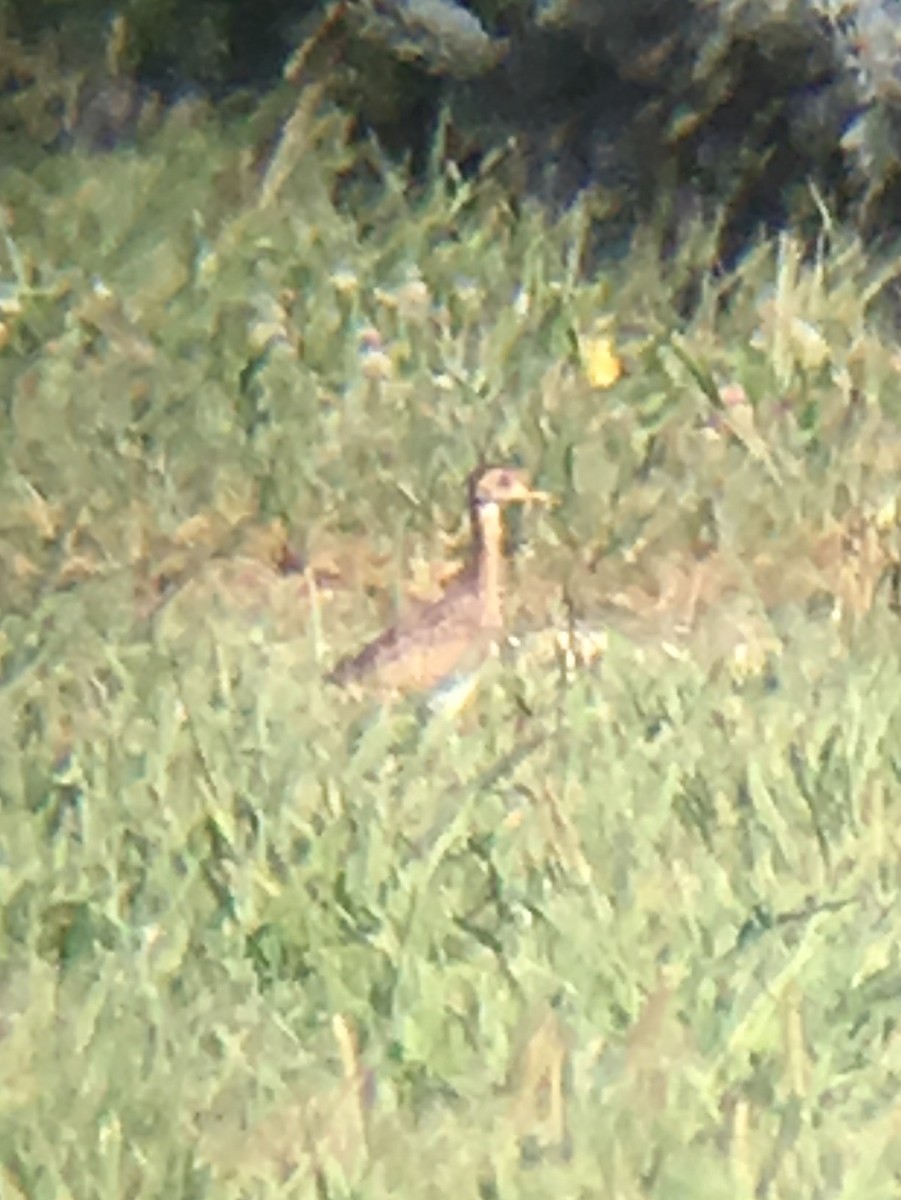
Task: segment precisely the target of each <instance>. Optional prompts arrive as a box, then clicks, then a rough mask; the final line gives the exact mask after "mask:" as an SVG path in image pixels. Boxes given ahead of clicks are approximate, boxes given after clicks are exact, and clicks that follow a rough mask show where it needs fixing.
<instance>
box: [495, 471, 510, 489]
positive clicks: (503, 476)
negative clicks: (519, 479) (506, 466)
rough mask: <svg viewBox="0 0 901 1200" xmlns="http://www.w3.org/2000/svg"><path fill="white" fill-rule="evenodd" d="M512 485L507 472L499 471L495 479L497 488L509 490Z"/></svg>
mask: <svg viewBox="0 0 901 1200" xmlns="http://www.w3.org/2000/svg"><path fill="white" fill-rule="evenodd" d="M511 483H512V480H511V479H510V472H509V471H501V473H500V475H498V477H497V486H498V487H500V488H509V487H510V485H511Z"/></svg>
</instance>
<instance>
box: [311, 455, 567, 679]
mask: <svg viewBox="0 0 901 1200" xmlns="http://www.w3.org/2000/svg"><path fill="white" fill-rule="evenodd" d="M547 499H548V497H547V495H546V494H545V493H544V492H536V491H533V490H532V488H531V486H530V484H529V477H528V475H527V474H526V472H525V471H522V470H519V469H518V468H515V467H483V468H481V469H479V470H478V471H475V472H474V473H473V474H472V475H471V476H470V480H469V512H470V520H471V522H472V537H473V544H472V552H471V557H470V561H469V563H468V564H467V566H466V568H465V569H464V570H463V572H462V574H461V575H459V576H458V577H457V579H455V580H454V581H453V583H452V584H451V585H450V587H449V588H448V589H447V591H446V592H445V593H444V595H443V596H442V597H441V598H440V600H437V601H436V602H435V603H434V604H430V605H427V606H426V607H425V608H423V609H421V610H420V611H418V612H417V613H415V614H413V615H412V616H411V617H410V618H408V619H406V620H402V621H400V622H399V623H398V624H397V625H394V626H392V627H391V628H390V629H387V630H385V632H384V633H383V634H381V635H380V636H379V637H377V638H376V639H375V640H374V641H372V642H370V643H369V644H368V645H367V646H364V647H363V649H362V650H361V651H359V653H357V654H355V655H353V656H351V657H349V658H345V659H343V660H342V661H341V662H339V663H338V665H337V666H336V667H335V669H334V670H333V671H332V673H331V674H330V675H329V677H328V678H329V680H330V681H331V682H332V683H337V684H342V685H346V684H354V683H359V684H363V685H366V684H368V685H371V686H372V687H373V688H374V689H375V690H376V691H378V692H380V693H382V694H387V695H391V694H396V693H398V692H411V691H423V692H424V691H429V690H431V689H432V688H434V687H437V686H438V685H439V684H441V683H442V682H444V681H445V680H447V679H448V678H450V677H452V676H454V675H457V674H458V673H460V672H466V671H467V670H471V669H472V668H474V667H475V666H477V665H478V663H479V662H480V661H481V660H482V659H483V658H484V657H485V655H486V654H487V653H488V651H489V650H490V648H491V646H492V645H493V644H494V643H495V642H496V641H497V640H498V638H499V637H500V635H501V634H502V633H503V629H504V612H503V591H504V546H503V541H504V537H503V534H504V529H503V520H502V516H501V510H502V508H503V507H504V505H506V504H515V503H519V504H522V503H526V502H528V501H530V500H540V501H546V500H547Z"/></svg>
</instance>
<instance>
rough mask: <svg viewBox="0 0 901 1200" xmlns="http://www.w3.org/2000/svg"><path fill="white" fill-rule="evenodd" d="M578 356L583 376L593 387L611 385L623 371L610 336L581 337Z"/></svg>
mask: <svg viewBox="0 0 901 1200" xmlns="http://www.w3.org/2000/svg"><path fill="white" fill-rule="evenodd" d="M579 357H580V358H581V360H582V370H583V371H584V372H585V377H586V379H587V380H588V382H589V383H590V384H591V386H592V387H594V388H609V387H613V385H614V384H615V383H616V381H617V379H619V377H620V375H622V373H623V364H622V360H621V359H620V357H619V355H618V354H617V353H616V346H615V343H614V341H613V338H612V337H607V336H600V337H582V338H580V339H579Z"/></svg>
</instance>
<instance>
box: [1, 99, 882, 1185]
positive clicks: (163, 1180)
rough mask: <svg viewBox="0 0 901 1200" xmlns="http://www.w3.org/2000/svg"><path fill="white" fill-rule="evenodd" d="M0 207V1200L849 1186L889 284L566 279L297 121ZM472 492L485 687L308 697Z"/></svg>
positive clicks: (464, 187) (874, 924)
mask: <svg viewBox="0 0 901 1200" xmlns="http://www.w3.org/2000/svg"><path fill="white" fill-rule="evenodd" d="M2 190H3V196H2V203H3V206H4V212H5V232H4V243H3V245H4V253H3V258H2V293H0V295H2V297H3V301H2V304H0V311H2V320H3V334H2V336H3V338H4V347H3V350H2V354H0V382H2V394H3V396H4V397H5V402H4V412H3V436H4V445H5V453H4V455H3V464H2V474H0V489H2V504H0V557H2V577H0V587H2V610H3V614H4V615H3V618H2V626H0V739H2V747H0V749H2V753H0V900H2V905H3V924H2V934H0V937H2V964H3V965H2V970H0V992H2V1005H0V1013H2V1024H0V1163H2V1170H3V1174H2V1176H0V1179H2V1191H3V1194H4V1195H6V1194H7V1193H8V1194H9V1195H10V1196H23V1197H24V1196H28V1197H45V1196H46V1197H64V1196H72V1197H94V1196H108V1197H116V1198H117V1200H118V1198H120V1197H125V1196H128V1197H162V1196H165V1197H167V1200H176V1198H177V1197H186V1198H187V1197H198V1196H216V1197H220V1196H260V1197H270V1196H271V1197H274V1196H288V1195H292V1196H293V1195H298V1196H301V1195H312V1194H319V1195H329V1196H340V1195H348V1196H349V1195H356V1196H367V1197H369V1196H372V1197H378V1196H389V1195H390V1196H398V1195H403V1196H409V1197H417V1196H423V1197H424V1196H434V1195H461V1196H462V1195H478V1196H485V1197H491V1196H496V1197H511V1196H522V1197H529V1196H535V1197H538V1196H547V1195H549V1194H559V1195H565V1196H584V1197H589V1196H616V1197H622V1198H625V1197H631V1196H639V1195H643V1196H658V1197H667V1198H669V1197H675V1196H682V1195H684V1196H689V1195H690V1196H692V1197H705V1198H706V1197H711V1198H712V1197H717V1196H723V1197H730V1200H731V1198H733V1197H741V1196H764V1195H765V1196H770V1197H786V1198H788V1197H792V1198H795V1197H797V1196H807V1195H810V1196H815V1195H816V1196H847V1197H851V1196H856V1195H866V1196H868V1197H878V1196H886V1197H887V1196H890V1195H894V1194H895V1193H896V1191H897V1185H898V1184H897V1181H898V1172H899V1170H901V1162H899V1159H898V1153H897V1149H896V1147H897V1144H898V1138H897V1103H896V1097H897V1075H898V1071H899V1069H901V1064H899V1062H898V1060H897V1059H896V1057H895V1056H896V1054H897V1053H898V1047H897V1039H896V1030H895V1025H896V1008H897V1005H896V993H897V991H898V987H899V984H901V974H899V966H898V961H897V959H898V954H897V941H898V936H897V935H898V927H897V926H898V919H897V917H896V914H895V908H894V897H895V891H896V887H897V861H898V845H897V837H896V835H895V832H894V829H895V826H896V824H897V821H896V819H895V816H896V813H895V805H896V804H897V802H898V800H897V797H898V778H899V762H898V754H897V750H896V746H897V745H898V743H899V736H898V735H899V697H901V687H899V682H901V676H899V661H898V649H897V646H898V637H897V633H898V627H897V617H896V615H895V613H894V611H893V603H894V599H896V598H893V588H894V587H895V586H896V581H895V580H894V577H893V571H894V562H895V559H896V547H895V540H896V533H895V520H894V500H895V497H896V494H897V486H898V472H899V467H901V442H899V439H898V436H897V432H896V427H897V420H898V411H897V405H898V402H897V398H896V397H897V394H898V388H897V375H898V370H899V363H898V357H897V355H898V351H897V349H896V347H895V344H894V341H893V338H892V331H891V329H890V328H889V326H888V325H886V324H883V320H884V318H883V316H882V315H881V314H882V312H883V311H884V310H882V309H880V307H879V302H880V300H881V299H882V298H883V297H884V295H885V289H886V287H887V286H888V285H889V283H890V279H889V276H890V269H889V268H886V274H885V277H883V276H882V275H880V270H881V269H882V268H881V267H880V265H879V264H874V263H872V262H870V261H868V260H867V258H866V256H865V255H864V253H863V252H862V250H861V249H860V248H859V247H858V246H857V245H856V244H855V243H854V242H853V241H852V240H849V239H846V238H844V237H843V235H842V234H841V232H840V231H835V230H828V231H827V234H828V236H827V235H825V234H824V238H823V242H822V244H821V245H820V246H819V247H817V248H813V250H811V249H810V248H809V247H808V248H804V249H803V250H802V248H801V247H800V246H799V245H798V244H796V242H795V241H794V240H793V239H792V237H791V235H790V233H786V234H785V236H784V237H783V238H782V240H781V241H780V242H779V243H778V244H775V245H761V246H760V247H758V248H756V249H755V250H753V251H752V252H750V253H749V254H748V255H747V257H746V259H745V260H744V262H743V263H742V265H741V266H740V268H739V269H738V271H737V272H736V274H735V275H734V276H730V277H729V278H727V279H723V278H717V277H715V276H712V275H710V274H709V273H706V272H705V271H704V270H703V269H701V268H700V267H699V266H698V263H699V262H703V254H702V253H701V252H700V250H699V251H698V252H697V253H696V252H695V250H694V249H693V246H695V245H697V246H700V247H703V243H704V231H696V233H694V234H692V236H688V235H686V239H685V250H684V252H683V253H682V254H681V255H680V256H677V257H676V258H673V259H670V260H668V261H666V262H664V263H661V261H660V258H659V256H658V255H657V254H656V252H655V248H654V246H653V244H652V240H653V239H652V238H650V236H649V238H648V242H647V244H645V242H644V241H643V240H642V239H641V238H640V237H639V238H637V239H636V242H635V245H634V247H633V249H632V252H631V254H630V256H629V258H628V259H627V261H625V262H624V263H622V264H620V265H618V266H616V267H614V268H611V270H610V272H609V273H608V274H605V275H603V276H600V277H596V278H585V277H584V275H583V273H582V272H581V270H580V264H581V262H582V258H583V252H584V248H585V239H586V237H587V229H586V226H585V222H584V221H583V219H582V217H581V214H580V211H579V210H578V209H576V210H574V211H573V212H572V213H570V214H569V215H568V216H567V217H566V218H564V219H563V220H562V221H561V222H559V223H558V224H556V225H554V226H550V225H549V224H547V223H546V222H545V221H544V219H543V218H542V216H541V215H540V213H538V212H535V211H532V210H530V209H528V208H527V209H526V210H525V211H524V212H516V213H514V211H513V210H512V209H511V207H510V206H509V204H508V203H507V202H506V201H505V198H504V196H503V194H502V192H501V190H500V189H499V188H497V187H496V186H495V185H494V184H493V182H492V179H491V178H490V176H489V177H487V178H483V179H480V180H477V181H474V182H461V181H459V180H453V179H448V178H446V177H444V176H442V175H441V173H440V172H437V171H436V173H435V175H434V177H433V178H432V180H431V181H430V182H429V183H428V184H427V185H426V186H424V187H423V188H422V189H420V190H419V191H418V192H416V193H415V194H411V193H410V191H409V190H408V189H407V188H406V187H405V185H404V182H403V179H402V177H401V176H400V175H399V174H398V173H396V172H395V171H393V170H392V169H389V168H388V167H387V166H386V165H385V164H384V163H382V162H381V161H380V160H379V158H378V156H377V155H376V154H375V153H374V152H373V151H371V150H368V149H367V148H365V147H362V148H361V147H359V146H353V145H351V143H350V142H349V140H348V137H347V130H346V126H345V124H344V122H343V120H342V119H341V118H340V117H339V116H338V115H337V114H335V113H333V112H330V111H327V110H323V109H321V108H319V107H317V106H316V105H315V104H313V103H312V102H311V101H310V98H309V97H306V98H305V99H303V100H302V101H301V104H300V106H299V108H298V110H297V112H296V113H295V115H294V117H293V118H292V119H291V120H290V121H289V122H288V123H287V124H286V125H285V127H284V133H283V136H282V140H281V141H280V142H276V144H275V146H274V147H273V148H272V149H271V151H270V153H269V157H268V159H267V160H266V161H264V162H262V163H261V162H260V159H259V155H258V154H255V153H254V145H253V141H252V138H251V137H250V135H249V133H248V135H247V136H243V137H242V136H241V131H240V130H235V129H230V130H227V131H223V130H222V129H221V128H220V127H218V126H217V125H216V124H215V123H214V122H213V121H212V120H211V119H209V118H205V117H204V116H203V114H200V113H196V112H195V113H192V112H190V111H189V110H187V109H184V110H181V111H176V112H175V113H174V114H173V115H172V117H171V118H170V120H169V121H168V123H167V125H166V126H165V128H164V129H163V130H162V131H161V132H160V133H159V134H158V135H157V136H156V138H155V139H154V140H153V141H152V142H151V143H150V144H149V145H147V146H146V147H144V148H142V149H140V150H130V151H120V152H117V153H115V154H112V155H108V156H105V157H101V156H95V157H89V156H82V155H79V154H78V153H75V154H73V155H70V156H67V157H59V158H48V159H47V160H46V161H45V162H43V163H42V165H41V167H40V169H39V170H37V171H33V172H32V171H29V172H28V173H25V172H24V171H23V172H21V173H18V172H17V171H16V170H15V169H14V168H10V169H8V170H7V171H6V173H5V175H4V177H3V181H2ZM689 285H690V287H691V290H692V291H693V293H694V295H695V297H696V298H697V303H696V304H695V305H694V306H693V307H692V312H691V315H690V316H687V317H686V316H685V315H684V305H683V301H684V298H685V295H686V287H687V286H689ZM599 323H600V325H599ZM598 327H601V328H603V329H604V330H606V331H607V332H608V333H609V335H610V336H611V337H612V338H613V339H614V344H615V348H616V353H617V354H618V355H620V356H621V358H622V361H623V364H624V366H625V368H626V369H625V373H624V375H623V377H622V378H621V379H620V380H619V381H618V382H616V383H615V384H614V385H613V386H612V387H610V388H609V389H607V390H601V389H598V388H596V387H592V386H591V382H590V380H589V379H588V378H587V377H586V373H585V370H584V364H583V363H582V362H581V361H580V358H579V353H578V347H579V346H580V344H582V345H584V342H580V339H584V338H585V337H590V336H592V333H593V331H595V330H596V329H597V328H598ZM483 457H485V458H495V459H507V458H516V459H518V460H521V461H523V462H525V463H527V464H528V465H529V466H530V467H531V468H532V470H533V471H534V472H535V473H536V475H537V477H538V479H539V482H540V484H541V486H544V487H547V488H548V489H549V490H552V491H554V492H556V494H557V496H558V500H559V503H558V505H557V506H556V508H555V510H554V512H553V513H552V514H551V515H549V516H543V517H540V518H535V519H533V518H532V517H527V518H526V520H525V522H524V523H523V524H522V526H521V528H520V529H519V532H518V539H517V540H518V542H519V548H520V552H519V554H518V555H517V557H516V563H515V582H516V591H517V595H518V612H519V623H520V626H521V629H520V632H521V634H522V636H521V638H520V652H519V653H518V654H514V655H512V656H505V657H504V658H503V659H502V660H501V661H499V662H498V663H496V664H494V665H493V666H492V668H491V669H490V670H489V671H488V672H487V673H486V678H485V680H484V683H483V687H482V688H481V690H480V691H479V693H478V695H477V697H476V700H475V702H474V705H473V707H472V708H471V709H470V710H469V712H468V713H466V714H464V715H463V716H462V717H461V718H459V719H451V718H449V717H447V716H446V715H442V714H440V713H439V714H437V715H434V714H430V712H429V711H428V710H427V709H425V708H423V707H422V706H421V705H420V704H418V703H417V702H416V701H415V700H411V701H410V702H409V703H406V704H401V705H399V706H396V707H394V708H392V709H387V710H382V709H379V708H378V707H376V706H375V705H373V704H370V703H368V702H367V701H365V700H363V701H358V700H356V699H354V698H348V697H346V696H344V695H342V694H340V693H334V692H333V691H332V690H331V689H330V688H328V687H327V685H325V684H324V683H323V682H322V671H323V667H324V666H326V665H327V664H328V663H329V662H331V661H332V659H333V658H334V657H336V656H337V655H338V654H339V653H340V652H342V651H344V650H346V649H347V648H349V646H351V645H353V644H355V643H356V641H357V640H358V639H359V638H361V637H363V636H365V635H366V633H367V632H369V631H371V629H372V627H373V625H374V624H375V622H376V621H377V620H378V619H379V618H380V617H381V616H384V615H385V614H386V613H388V612H390V610H391V608H392V606H393V604H394V603H395V600H396V598H397V596H398V594H399V593H400V592H401V591H402V590H403V584H402V580H404V579H405V578H407V579H408V578H410V577H411V576H414V575H415V572H416V568H417V564H419V565H421V564H423V563H426V564H435V563H436V562H443V561H444V560H445V559H446V558H447V557H451V556H452V555H453V550H454V547H455V546H456V545H457V544H458V543H459V542H460V540H461V538H462V535H463V528H462V523H461V513H460V509H461V503H462V499H461V481H462V479H463V478H464V477H465V475H466V473H467V471H468V470H469V468H470V467H471V466H472V465H473V464H474V463H475V462H476V461H478V460H479V459H480V458H483ZM279 522H280V523H279ZM282 528H284V529H286V530H287V538H288V540H289V542H290V544H291V547H292V550H293V551H294V553H295V555H296V558H297V560H298V561H299V562H300V563H301V565H302V566H303V567H304V568H305V569H304V570H303V571H300V572H298V573H289V574H285V573H284V571H283V570H280V569H279V568H278V563H279V562H280V561H283V558H281V557H280V556H281V555H283V549H284V548H283V547H282V548H281V549H279V550H278V551H277V552H276V551H273V550H272V549H271V545H270V542H269V541H267V540H266V538H265V537H264V538H263V540H262V541H261V542H256V541H254V540H253V538H254V535H255V534H256V533H265V532H266V531H270V532H271V531H272V530H273V529H275V530H276V531H277V532H276V535H275V536H276V539H277V540H278V538H281V537H282V536H283V535H282V534H281V533H280V532H278V531H280V530H281V529H282ZM261 546H262V547H263V548H262V549H261V548H260V547H261ZM326 564H331V566H332V568H333V569H331V570H326V569H325V567H326ZM335 564H337V566H335ZM367 589H368V590H367ZM548 630H551V631H552V633H551V635H550V637H548V636H543V635H542V631H545V632H546V631H548ZM601 633H603V634H604V636H605V637H606V640H607V648H606V652H605V653H604V654H603V656H601V657H595V656H593V655H585V654H584V653H583V651H584V645H583V642H582V641H581V640H579V638H580V637H581V638H585V637H588V638H589V639H594V640H595V642H596V641H597V638H598V635H600V634H601ZM577 635H579V636H578V637H577Z"/></svg>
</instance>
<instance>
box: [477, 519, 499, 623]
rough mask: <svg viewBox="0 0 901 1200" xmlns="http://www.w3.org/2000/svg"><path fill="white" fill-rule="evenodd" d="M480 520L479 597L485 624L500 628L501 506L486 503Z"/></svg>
mask: <svg viewBox="0 0 901 1200" xmlns="http://www.w3.org/2000/svg"><path fill="white" fill-rule="evenodd" d="M478 520H479V547H478V550H479V595H480V598H481V602H482V625H483V626H485V627H486V628H489V629H501V628H502V627H503V624H504V609H503V604H504V525H503V520H502V519H501V506H500V505H499V504H494V503H492V502H491V501H487V502H483V503H482V504H480V505H479V509H478Z"/></svg>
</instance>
